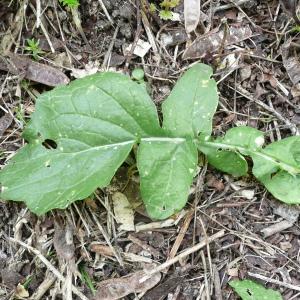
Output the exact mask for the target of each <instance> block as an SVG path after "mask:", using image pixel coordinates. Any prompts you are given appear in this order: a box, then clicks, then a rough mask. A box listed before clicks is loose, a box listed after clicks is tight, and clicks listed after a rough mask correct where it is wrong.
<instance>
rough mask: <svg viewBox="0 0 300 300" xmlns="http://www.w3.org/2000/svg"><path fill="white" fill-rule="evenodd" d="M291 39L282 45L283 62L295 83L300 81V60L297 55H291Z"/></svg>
mask: <svg viewBox="0 0 300 300" xmlns="http://www.w3.org/2000/svg"><path fill="white" fill-rule="evenodd" d="M290 50H291V40H288V41H287V42H285V43H284V44H283V45H282V47H281V54H282V62H283V66H284V67H285V69H286V71H287V73H288V75H289V77H290V79H291V81H292V83H293V84H297V83H299V82H300V61H299V59H298V57H297V56H296V55H290V52H292V51H290Z"/></svg>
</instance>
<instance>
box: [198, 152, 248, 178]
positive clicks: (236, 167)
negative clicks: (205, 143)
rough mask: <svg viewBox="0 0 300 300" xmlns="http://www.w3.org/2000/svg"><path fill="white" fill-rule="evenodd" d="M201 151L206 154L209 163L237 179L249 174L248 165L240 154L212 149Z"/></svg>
mask: <svg viewBox="0 0 300 300" xmlns="http://www.w3.org/2000/svg"><path fill="white" fill-rule="evenodd" d="M199 150H200V151H201V152H203V153H204V154H206V156H207V160H208V163H209V164H211V165H212V166H214V167H215V168H216V169H218V170H221V171H223V172H225V173H228V174H231V175H232V176H235V177H239V176H244V175H246V174H247V172H248V163H247V161H246V159H245V158H244V157H243V156H242V155H240V154H239V153H238V152H233V151H229V150H218V149H215V148H210V147H201V148H199Z"/></svg>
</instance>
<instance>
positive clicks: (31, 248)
mask: <svg viewBox="0 0 300 300" xmlns="http://www.w3.org/2000/svg"><path fill="white" fill-rule="evenodd" d="M9 240H10V241H11V242H14V243H17V244H19V245H20V246H22V247H23V248H25V249H27V250H28V251H30V252H32V253H33V254H35V255H36V256H37V257H38V258H39V259H40V260H41V261H42V262H43V263H44V264H45V265H46V267H47V268H48V269H49V270H50V271H51V272H52V273H53V274H54V275H55V276H56V277H57V278H58V279H59V280H60V281H62V282H63V283H65V282H66V279H65V277H64V276H63V275H62V274H61V273H60V272H59V271H58V270H57V269H56V268H55V267H54V266H53V265H52V264H51V263H50V261H49V260H48V259H47V258H46V257H45V256H43V255H42V254H41V252H40V251H39V250H37V249H35V248H33V247H31V246H29V245H27V244H25V243H24V242H22V241H18V240H17V239H14V238H9ZM72 292H73V293H74V294H75V295H77V296H78V297H79V298H81V299H82V300H89V299H88V298H87V297H86V296H85V295H84V294H82V293H81V292H80V291H79V290H78V289H77V287H75V286H74V285H72Z"/></svg>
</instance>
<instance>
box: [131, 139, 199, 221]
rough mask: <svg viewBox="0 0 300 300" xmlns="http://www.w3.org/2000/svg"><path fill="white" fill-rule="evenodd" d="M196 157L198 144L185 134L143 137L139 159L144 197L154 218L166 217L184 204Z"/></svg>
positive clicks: (148, 210)
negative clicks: (181, 136) (182, 136)
mask: <svg viewBox="0 0 300 300" xmlns="http://www.w3.org/2000/svg"><path fill="white" fill-rule="evenodd" d="M197 160H198V156H197V148H196V146H195V144H194V143H193V142H191V141H187V140H185V139H183V138H160V139H159V138H156V139H155V138H154V139H151V138H149V139H145V140H142V142H141V144H140V146H139V149H138V157H137V163H138V169H139V172H140V180H141V194H142V198H143V201H144V203H145V207H146V209H147V212H148V213H149V215H150V216H151V217H152V218H154V219H165V218H167V217H169V216H170V215H172V214H174V213H175V212H178V211H179V210H180V209H182V208H183V206H184V205H185V203H186V201H187V198H188V195H189V189H190V185H191V183H192V181H193V177H194V175H195V171H196V166H197Z"/></svg>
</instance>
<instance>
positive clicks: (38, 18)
mask: <svg viewBox="0 0 300 300" xmlns="http://www.w3.org/2000/svg"><path fill="white" fill-rule="evenodd" d="M40 24H41V0H36V28H39V27H40Z"/></svg>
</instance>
